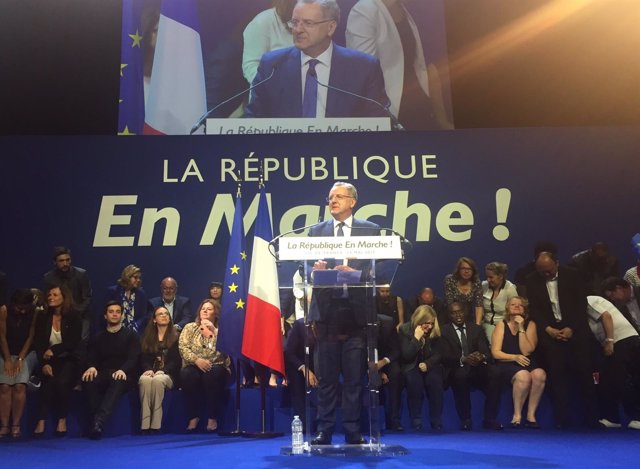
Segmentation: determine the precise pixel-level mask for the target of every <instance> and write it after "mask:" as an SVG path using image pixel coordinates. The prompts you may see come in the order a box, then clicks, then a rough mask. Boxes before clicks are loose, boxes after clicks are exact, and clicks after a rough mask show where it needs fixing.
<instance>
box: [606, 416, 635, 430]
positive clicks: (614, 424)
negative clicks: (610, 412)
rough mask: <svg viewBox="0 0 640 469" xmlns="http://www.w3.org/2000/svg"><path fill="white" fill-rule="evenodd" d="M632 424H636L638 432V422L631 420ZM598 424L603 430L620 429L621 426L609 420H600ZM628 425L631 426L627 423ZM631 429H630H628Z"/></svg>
mask: <svg viewBox="0 0 640 469" xmlns="http://www.w3.org/2000/svg"><path fill="white" fill-rule="evenodd" d="M633 422H636V423H637V424H638V429H639V430H640V422H638V421H637V420H633ZM598 423H599V424H600V425H602V426H603V427H605V428H620V427H622V425H620V424H619V423H615V422H612V421H611V420H607V419H600V420H598ZM629 425H631V423H629ZM629 428H631V427H629Z"/></svg>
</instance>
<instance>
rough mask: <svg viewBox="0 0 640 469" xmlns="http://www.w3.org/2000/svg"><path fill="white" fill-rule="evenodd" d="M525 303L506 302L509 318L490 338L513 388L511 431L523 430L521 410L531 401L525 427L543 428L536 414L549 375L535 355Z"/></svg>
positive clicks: (519, 299)
mask: <svg viewBox="0 0 640 469" xmlns="http://www.w3.org/2000/svg"><path fill="white" fill-rule="evenodd" d="M526 307H527V303H526V300H525V299H524V298H522V297H520V296H515V297H513V298H511V299H509V300H508V301H507V313H506V317H505V318H504V319H503V320H502V321H501V322H499V323H498V324H496V328H495V330H494V331H493V337H492V338H491V354H492V355H493V358H495V359H496V362H497V363H498V366H499V367H500V368H501V370H502V375H503V376H504V377H505V378H508V379H510V380H511V384H512V385H513V418H512V419H511V427H513V428H521V427H522V425H523V424H522V407H523V406H524V401H525V400H526V399H527V397H528V398H529V405H528V407H527V419H526V421H525V422H524V426H525V427H527V428H534V429H538V428H540V427H539V425H538V422H537V420H536V410H537V409H538V404H539V403H540V397H541V396H542V392H543V391H544V386H545V382H546V379H547V374H546V373H545V371H544V370H543V369H542V368H540V367H538V366H537V365H536V363H535V358H534V357H533V353H534V351H535V349H536V346H537V345H538V333H537V331H536V324H535V323H534V322H533V321H531V320H530V319H528V317H527V312H526Z"/></svg>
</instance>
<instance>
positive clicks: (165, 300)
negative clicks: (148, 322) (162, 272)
mask: <svg viewBox="0 0 640 469" xmlns="http://www.w3.org/2000/svg"><path fill="white" fill-rule="evenodd" d="M160 293H161V294H160V296H156V297H154V298H151V299H150V300H149V317H152V316H153V313H154V311H156V309H157V308H158V307H159V306H164V307H165V308H166V310H167V311H168V312H169V315H170V317H171V323H172V324H173V325H174V327H175V328H176V329H177V330H178V331H181V330H182V328H183V327H184V326H186V325H187V323H189V322H193V314H192V313H191V300H190V299H189V298H187V297H186V296H180V295H178V294H177V293H178V282H176V280H175V279H174V278H171V277H167V278H164V279H162V282H160Z"/></svg>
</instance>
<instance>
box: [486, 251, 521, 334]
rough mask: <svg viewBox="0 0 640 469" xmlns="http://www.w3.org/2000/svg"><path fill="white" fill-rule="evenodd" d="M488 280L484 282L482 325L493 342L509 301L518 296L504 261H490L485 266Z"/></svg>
mask: <svg viewBox="0 0 640 469" xmlns="http://www.w3.org/2000/svg"><path fill="white" fill-rule="evenodd" d="M484 271H485V275H486V276H487V280H485V281H484V282H482V306H483V309H484V315H483V318H482V327H483V328H484V332H485V334H486V335H487V340H488V341H489V343H491V335H492V334H493V330H494V329H495V327H496V324H498V323H499V322H500V321H502V320H503V319H504V317H505V310H506V307H507V301H509V299H510V298H513V297H514V296H518V291H517V290H516V286H515V285H514V284H513V283H511V282H510V281H509V280H507V273H508V267H507V264H503V263H502V262H489V263H488V264H487V265H486V266H485V268H484Z"/></svg>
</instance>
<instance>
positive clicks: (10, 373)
mask: <svg viewBox="0 0 640 469" xmlns="http://www.w3.org/2000/svg"><path fill="white" fill-rule="evenodd" d="M35 319H36V313H35V311H34V307H33V294H32V293H31V290H29V289H28V288H21V289H19V290H16V291H15V292H14V293H13V295H12V296H11V301H10V303H9V307H6V306H4V305H0V352H2V356H1V357H0V438H5V437H8V436H11V437H12V438H20V437H21V436H22V432H21V429H20V419H22V414H23V412H24V405H25V402H26V399H27V383H28V382H29V377H30V376H31V373H32V371H33V370H34V368H35V367H36V365H37V363H38V359H37V357H36V353H35V351H33V350H32V347H31V345H32V342H33V335H34V326H35ZM10 421H11V426H10V425H9V422H10Z"/></svg>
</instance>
